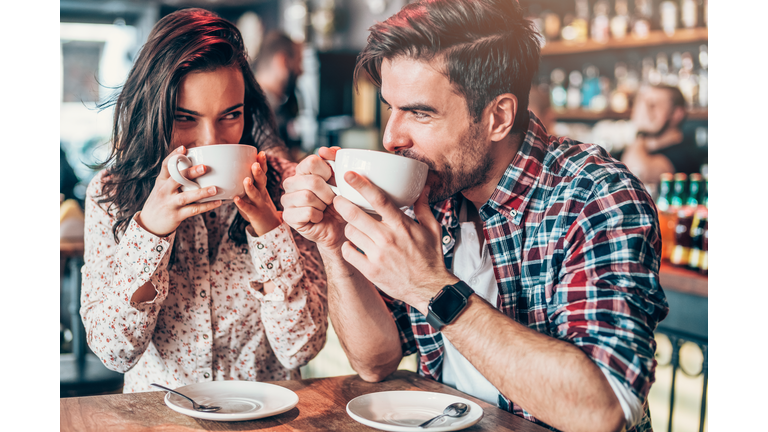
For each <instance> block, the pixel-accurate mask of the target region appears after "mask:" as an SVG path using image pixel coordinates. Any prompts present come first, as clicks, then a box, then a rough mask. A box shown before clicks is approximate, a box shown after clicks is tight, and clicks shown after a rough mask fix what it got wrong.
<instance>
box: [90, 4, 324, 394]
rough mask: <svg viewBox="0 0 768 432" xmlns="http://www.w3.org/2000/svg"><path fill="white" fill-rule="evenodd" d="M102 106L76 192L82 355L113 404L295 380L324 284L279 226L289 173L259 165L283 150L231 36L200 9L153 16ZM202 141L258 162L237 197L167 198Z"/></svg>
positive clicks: (298, 243) (312, 346)
mask: <svg viewBox="0 0 768 432" xmlns="http://www.w3.org/2000/svg"><path fill="white" fill-rule="evenodd" d="M111 104H114V106H115V117H114V120H113V132H112V150H111V153H110V155H109V156H108V158H107V160H106V161H105V162H103V164H101V168H102V170H101V171H100V172H99V173H98V174H96V176H95V177H94V178H93V179H92V180H91V182H90V184H89V186H88V189H87V192H86V205H85V256H84V258H85V265H84V267H83V270H82V273H83V285H82V295H81V308H80V314H81V316H82V318H83V324H84V325H85V329H86V332H87V341H88V346H89V347H90V348H91V350H92V351H93V352H94V354H96V355H97V356H98V357H99V358H100V359H101V361H102V362H103V363H104V365H105V366H106V367H108V368H109V369H112V370H114V371H117V372H121V373H124V374H125V386H124V388H123V391H124V392H126V393H129V392H142V391H149V390H153V389H154V388H153V387H150V384H151V383H162V384H163V385H169V386H170V387H173V388H176V387H179V386H184V385H188V384H193V383H197V382H206V381H220V380H248V381H277V380H286V379H295V378H299V377H300V374H299V367H301V366H303V365H304V364H306V363H307V362H308V361H309V360H311V359H312V358H313V357H315V355H317V353H318V352H319V351H320V349H321V348H322V347H323V344H324V343H325V335H326V329H327V307H326V304H327V303H326V299H325V291H326V289H325V284H326V282H325V275H324V272H323V267H322V263H321V262H320V257H319V254H318V251H317V248H316V246H315V244H314V243H311V242H309V241H307V240H306V239H305V238H304V237H302V236H299V235H297V234H294V232H293V231H291V229H290V227H289V226H288V225H287V224H285V223H284V222H283V220H282V217H281V212H280V211H279V210H280V209H281V206H280V203H279V199H280V196H281V194H282V193H283V191H282V188H281V187H280V183H281V181H282V179H284V178H287V177H289V176H291V175H293V173H294V169H295V164H294V163H293V162H291V161H288V160H285V159H281V158H279V157H275V156H274V155H273V153H272V151H273V150H274V149H276V148H277V149H279V148H282V147H283V143H282V142H281V141H280V140H279V139H277V138H276V135H275V132H274V128H275V126H274V119H273V117H272V111H271V110H270V109H269V106H268V105H267V101H266V99H265V97H264V94H263V93H262V91H261V90H260V89H259V85H258V83H256V80H255V78H254V77H253V73H252V72H251V69H250V66H249V65H248V60H247V57H246V54H245V50H244V48H243V42H242V38H241V35H240V32H239V31H238V30H237V28H236V27H235V26H234V25H233V24H231V23H230V22H229V21H227V20H224V19H222V18H220V17H219V16H218V15H215V14H214V13H212V12H209V11H206V10H204V9H182V10H179V11H176V12H173V13H171V14H169V15H167V16H165V17H163V18H162V19H161V20H160V21H158V22H157V24H155V26H154V27H153V29H152V31H151V33H150V34H149V37H148V39H147V43H146V44H145V45H144V46H143V47H142V49H141V51H140V53H139V56H138V57H137V59H136V61H135V64H134V66H133V68H132V69H131V71H130V73H129V75H128V77H127V79H126V81H125V84H124V85H123V86H122V89H121V90H119V92H118V93H116V94H115V95H114V96H113V98H112V99H110V100H109V101H107V102H105V103H104V104H102V105H101V107H102V108H104V107H106V106H108V105H111ZM216 144H242V145H249V146H253V147H256V148H257V149H259V150H260V151H259V154H258V157H257V162H255V163H254V164H253V165H252V166H251V172H252V175H253V179H251V178H250V177H246V178H244V179H243V186H244V189H245V194H246V195H245V196H243V197H235V199H234V200H233V201H227V202H222V201H221V200H216V201H209V202H202V203H201V202H199V201H200V200H201V199H203V198H208V197H211V196H214V195H216V193H217V190H216V187H209V188H205V189H196V190H188V191H182V190H181V189H180V186H181V185H179V183H177V182H176V181H174V180H173V178H171V177H170V175H169V172H168V167H167V161H168V158H169V157H170V156H171V155H175V154H185V153H187V149H190V148H194V147H201V146H208V145H216ZM208 170H210V168H209V167H207V166H205V165H203V164H198V165H195V166H193V167H190V168H189V169H188V170H186V174H185V175H186V177H187V178H189V179H195V178H198V177H200V176H202V175H204V174H205V173H206V172H207V171H208Z"/></svg>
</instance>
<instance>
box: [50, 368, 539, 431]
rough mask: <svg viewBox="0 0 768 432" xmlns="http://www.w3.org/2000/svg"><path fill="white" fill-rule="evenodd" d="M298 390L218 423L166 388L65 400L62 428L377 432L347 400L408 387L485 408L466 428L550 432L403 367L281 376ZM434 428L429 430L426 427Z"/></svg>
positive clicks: (467, 429)
mask: <svg viewBox="0 0 768 432" xmlns="http://www.w3.org/2000/svg"><path fill="white" fill-rule="evenodd" d="M271 384H276V385H279V386H282V387H285V388H288V389H290V390H292V391H294V392H295V393H296V394H297V395H298V396H299V403H298V405H296V407H294V408H293V409H291V410H290V411H287V412H285V413H283V414H278V415H276V416H273V417H267V418H262V419H258V420H249V421H239V422H217V421H210V420H200V419H196V418H192V417H188V416H185V415H183V414H179V413H177V412H176V411H173V410H171V409H170V408H168V407H167V406H166V405H165V402H164V400H163V398H164V397H165V394H166V392H164V391H153V392H146V393H130V394H113V395H100V396H86V397H74V398H63V399H60V416H61V432H70V431H78V432H88V431H93V432H96V431H99V432H100V431H111V432H114V431H131V432H133V431H137V432H138V431H150V430H151V431H164V432H171V431H172V432H176V431H257V430H258V431H263V430H276V431H286V432H288V431H373V430H376V429H373V428H370V427H368V426H365V425H363V424H361V423H358V422H357V421H355V420H354V419H352V417H350V416H349V414H347V411H346V406H347V403H348V402H349V401H350V400H352V399H354V398H356V397H358V396H361V395H364V394H368V393H375V392H382V391H394V390H407V391H428V392H437V393H446V394H451V395H456V396H460V397H463V398H466V399H469V400H471V401H473V402H475V403H477V404H478V405H480V406H481V407H482V408H483V418H482V419H481V420H480V422H478V423H477V424H475V425H474V426H471V427H468V428H466V429H463V430H466V431H469V432H472V431H514V432H545V431H547V429H544V428H542V427H540V426H537V425H535V424H533V423H531V422H529V421H526V420H524V419H522V418H520V417H517V416H515V415H513V414H512V413H509V412H507V411H504V410H502V409H499V408H497V407H496V406H495V405H491V404H488V403H486V402H483V401H481V400H480V399H476V398H474V397H472V396H469V395H467V394H464V393H462V392H460V391H458V390H455V389H453V388H451V387H448V386H447V385H444V384H441V383H438V382H436V381H433V380H429V379H426V378H422V377H420V376H419V375H418V374H416V373H414V372H410V371H404V370H400V371H397V372H395V373H394V374H392V375H391V376H389V377H388V378H387V379H386V380H384V381H382V382H379V383H369V382H365V381H363V380H362V379H361V378H360V377H359V376H358V375H348V376H338V377H330V378H315V379H306V380H294V381H277V382H272V383H271ZM425 430H429V429H425Z"/></svg>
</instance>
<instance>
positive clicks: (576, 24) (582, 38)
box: [571, 0, 589, 42]
mask: <svg viewBox="0 0 768 432" xmlns="http://www.w3.org/2000/svg"><path fill="white" fill-rule="evenodd" d="M574 1H575V2H576V18H574V19H573V21H571V27H573V29H574V35H575V37H574V39H573V40H574V41H575V42H586V41H587V39H589V1H588V0H574Z"/></svg>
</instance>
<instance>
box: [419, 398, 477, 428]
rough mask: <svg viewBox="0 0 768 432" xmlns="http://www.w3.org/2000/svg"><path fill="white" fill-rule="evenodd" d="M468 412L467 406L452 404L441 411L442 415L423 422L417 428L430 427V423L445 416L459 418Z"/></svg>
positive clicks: (458, 403) (457, 403)
mask: <svg viewBox="0 0 768 432" xmlns="http://www.w3.org/2000/svg"><path fill="white" fill-rule="evenodd" d="M468 411H469V406H468V405H467V404H465V403H461V402H456V403H452V404H450V405H448V406H447V407H445V409H444V410H443V413H442V414H440V415H439V416H437V417H433V418H431V419H429V420H427V421H425V422H424V423H422V424H420V425H419V427H420V428H425V427H427V426H429V425H431V424H432V423H434V422H435V421H436V420H437V419H439V418H442V417H445V416H448V417H461V416H463V415H464V414H466V413H467V412H468Z"/></svg>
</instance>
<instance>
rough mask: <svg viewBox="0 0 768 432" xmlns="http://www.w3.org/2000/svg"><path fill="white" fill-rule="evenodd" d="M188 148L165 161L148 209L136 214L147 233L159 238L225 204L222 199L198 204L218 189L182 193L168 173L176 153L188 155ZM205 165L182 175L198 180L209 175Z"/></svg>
mask: <svg viewBox="0 0 768 432" xmlns="http://www.w3.org/2000/svg"><path fill="white" fill-rule="evenodd" d="M186 151H187V149H185V148H184V146H180V147H178V148H177V149H176V150H174V151H172V152H171V154H170V155H168V157H166V158H165V160H163V167H162V169H161V170H160V174H159V175H158V176H157V179H156V180H155V186H154V187H153V188H152V192H150V193H149V197H148V198H147V201H146V202H145V203H144V207H143V208H142V209H141V211H140V212H139V213H138V214H137V215H136V222H138V224H139V225H141V226H142V228H144V229H145V230H147V231H149V232H151V233H152V234H154V235H156V236H158V237H165V236H167V235H168V234H170V233H172V232H174V231H176V228H178V227H179V225H180V224H181V222H182V221H184V220H185V219H187V218H189V217H192V216H194V215H196V214H200V213H205V212H207V211H209V210H213V209H215V208H216V207H219V206H220V205H221V200H216V201H209V202H205V203H197V201H200V200H201V199H203V198H208V197H211V196H213V195H216V187H215V186H211V187H208V188H205V189H196V190H191V191H186V192H181V190H180V186H181V185H180V184H179V183H177V182H176V181H175V180H174V179H172V178H171V175H170V174H169V173H168V165H167V163H168V158H170V157H171V156H172V155H174V154H184V153H186ZM205 172H206V168H205V165H195V166H193V167H191V168H189V169H187V170H185V171H183V172H182V174H183V175H184V177H186V178H188V179H190V180H194V179H196V178H198V177H200V176H201V175H203V174H205Z"/></svg>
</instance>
